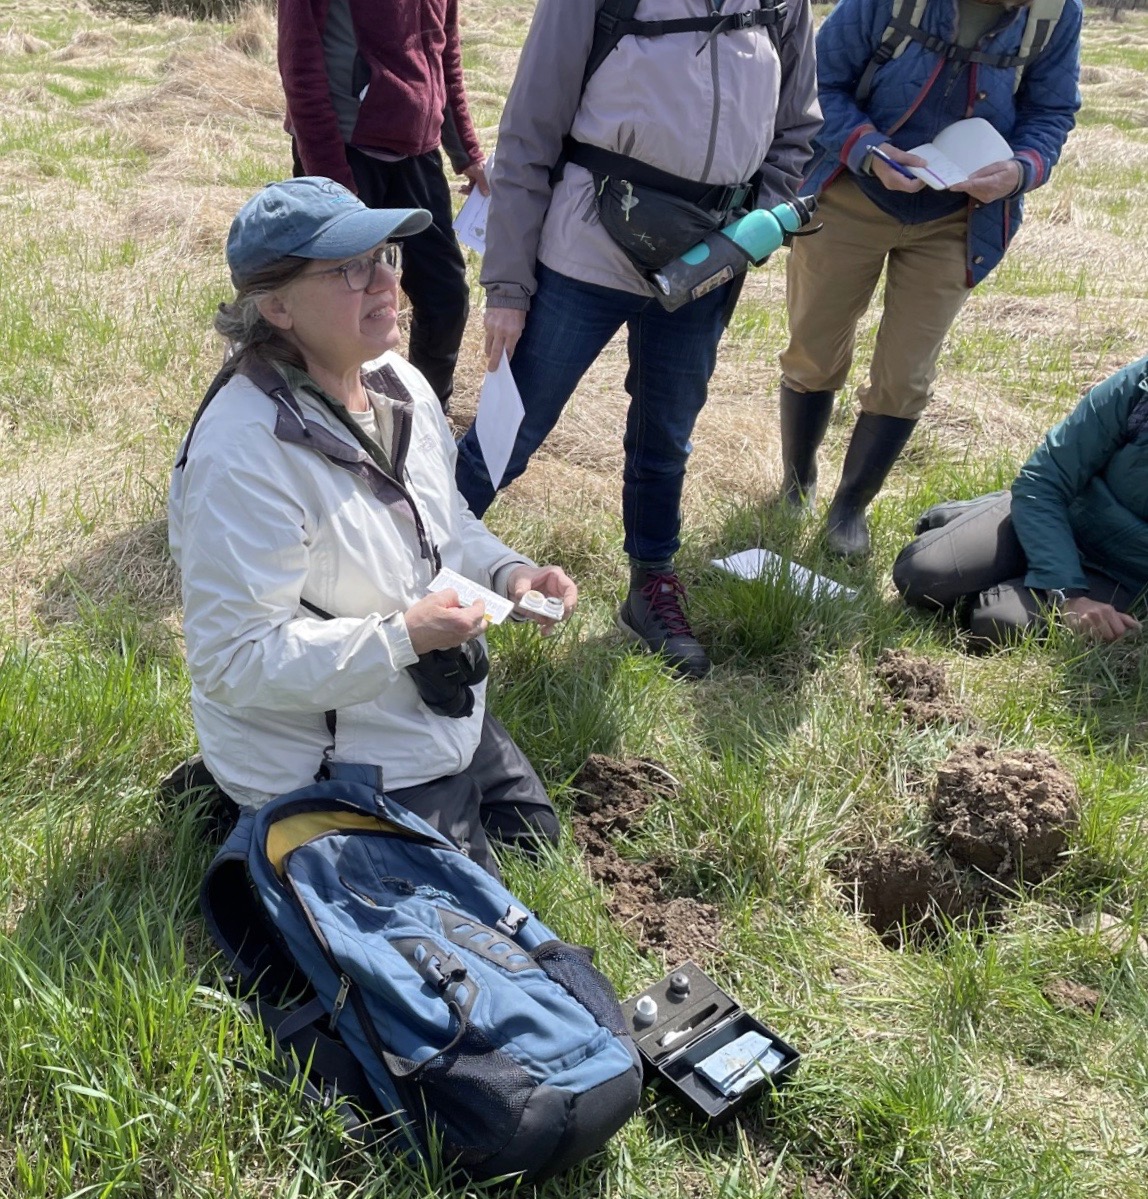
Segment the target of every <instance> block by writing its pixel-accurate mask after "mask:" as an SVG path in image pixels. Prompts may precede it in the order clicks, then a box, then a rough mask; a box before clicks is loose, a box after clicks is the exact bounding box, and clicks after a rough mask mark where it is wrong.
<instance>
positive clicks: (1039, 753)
mask: <svg viewBox="0 0 1148 1199" xmlns="http://www.w3.org/2000/svg"><path fill="white" fill-rule="evenodd" d="M1079 811H1080V797H1079V795H1078V793H1077V790H1076V784H1075V783H1074V782H1073V780H1072V779H1071V778H1070V777H1069V775H1068V774H1066V773H1065V771H1064V770H1063V769H1062V768H1061V767H1060V766H1059V765H1058V764H1057V762H1056V759H1055V758H1053V757H1052V755H1051V754H1047V753H1045V752H1044V751H1043V750H1039V749H1004V750H995V749H993V748H991V747H990V746H988V745H983V744H977V743H971V744H967V745H962V746H959V747H958V748H957V749H956V750H955V751H954V752H953V753H952V754H951V755H950V757H949V758H948V759H947V760H946V761H945V762H943V763H942V764H941V766H940V767H939V768H938V770H937V781H936V786H935V789H934V792H933V818H934V820H935V821H936V826H937V832H938V834H939V835H940V837H941V839H942V841H943V842H944V843H945V845H946V848H947V849H948V851H949V852H950V853H951V854H952V856H953V858H954V859H956V861H958V862H960V863H962V864H964V865H968V866H972V867H974V868H975V869H977V870H980V871H982V872H983V873H985V874H987V875H989V876H990V877H992V878H995V879H999V880H1001V881H1002V882H1008V881H1012V880H1013V879H1016V878H1020V877H1022V876H1023V877H1024V878H1026V879H1028V880H1030V881H1032V880H1034V879H1038V878H1041V877H1042V876H1043V875H1045V874H1047V873H1048V872H1049V871H1050V870H1052V869H1053V868H1054V867H1055V866H1056V864H1057V862H1058V860H1059V858H1060V855H1061V854H1062V853H1063V852H1064V850H1065V848H1066V846H1067V844H1068V832H1069V830H1070V829H1071V828H1072V827H1074V826H1075V824H1076V821H1077V816H1078V813H1079Z"/></svg>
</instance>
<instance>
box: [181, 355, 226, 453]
mask: <svg viewBox="0 0 1148 1199" xmlns="http://www.w3.org/2000/svg"><path fill="white" fill-rule="evenodd" d="M234 374H235V363H234V362H232V361H230V360H229V361H227V362H225V363H224V364H223V365H222V366H221V367H220V368H219V370H218V371H217V372H216V375H215V378H214V379H212V380H211V382H210V384H208V388H207V391H206V392H204V395H203V399H202V400H200V401H199V407H198V408H197V409H196V410H195V415H194V416H193V417H192V418H191V425H190V426H189V427H188V430H187V436H186V437H185V438H184V439H183V450H182V451H181V452H180V455H179V459H178V461H177V462H176V464H175V469H176V470H183V468H184V467H185V466H186V465H187V452H188V450H190V449H191V439H192V437H193V436H194V435H195V427H196V425H198V424H199V420H200V417H202V416H203V414H204V413H205V412H206V411H207V406H208V404H210V403H211V401H212V400H214V399H215V397H216V396H217V395H218V394H219V393H220V391H222V390H223V387H224V385H225V384H226V383H228V382H230V380H231V377H232V375H234Z"/></svg>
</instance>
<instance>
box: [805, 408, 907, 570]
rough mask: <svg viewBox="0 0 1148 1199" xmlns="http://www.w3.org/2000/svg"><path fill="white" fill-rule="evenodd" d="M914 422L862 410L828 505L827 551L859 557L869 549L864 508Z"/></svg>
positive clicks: (887, 470)
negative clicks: (831, 501)
mask: <svg viewBox="0 0 1148 1199" xmlns="http://www.w3.org/2000/svg"><path fill="white" fill-rule="evenodd" d="M916 424H917V422H916V421H915V420H906V419H905V418H904V417H902V416H874V415H873V414H872V413H869V412H862V413H861V415H860V416H859V417H858V418H857V423H856V424H855V425H854V426H853V436H852V437H850V439H849V448H848V449H847V450H846V451H845V464H844V466H842V468H841V482H840V484H839V485H838V487H837V494H836V495H835V496H834V497H833V503H832V504H831V505H830V508H829V517H828V519H827V522H826V529H825V538H826V541H827V543H828V545H829V550H830V552H831V553H834V554H836V555H837V556H838V557H841V558H860V557H862V556H863V555H865V554H867V553H868V552H869V526H868V524H867V523H866V521H865V509H866V508H868V507H869V504H870V503H871V502H872V500H873V497H874V496H875V495H876V494H877V492H879V491H880V490H881V484H882V483H884V482H885V478H886V476H887V475H888V474H889V471H890V470H891V469H892V466H893V463H894V462H896V461H897V459H898V457H899V456H900V454H901V451H902V450H903V449H904V448H905V443H906V442H907V441H908V440H909V438H910V437H911V436H912V433H913V429H914V427H915V426H916Z"/></svg>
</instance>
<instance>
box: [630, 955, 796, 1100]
mask: <svg viewBox="0 0 1148 1199" xmlns="http://www.w3.org/2000/svg"><path fill="white" fill-rule="evenodd" d="M622 1011H623V1012H624V1013H625V1016H626V1020H627V1023H628V1025H629V1030H630V1034H631V1035H632V1036H633V1038H634V1043H635V1044H636V1045H637V1047H638V1052H639V1054H640V1055H641V1058H642V1066H643V1069H644V1071H645V1079H646V1082H647V1083H654V1082H658V1083H660V1084H661V1085H662V1086H663V1087H664V1088H665V1089H667V1090H668V1091H670V1093H671V1094H673V1095H675V1096H676V1097H677V1098H678V1099H679V1100H681V1101H682V1102H683V1103H685V1104H686V1105H687V1106H688V1107H689V1108H691V1109H692V1110H693V1111H694V1112H696V1113H697V1114H698V1115H700V1116H702V1117H704V1118H705V1119H706V1120H708V1121H711V1122H715V1123H718V1122H720V1121H722V1120H726V1119H728V1118H729V1117H730V1116H732V1115H733V1114H734V1112H736V1111H738V1110H739V1109H740V1108H742V1107H744V1106H745V1105H746V1104H747V1103H748V1102H749V1101H750V1100H751V1099H752V1098H753V1097H754V1096H755V1095H757V1094H759V1093H760V1092H761V1091H763V1090H764V1089H765V1088H767V1087H769V1088H771V1089H772V1088H775V1087H778V1086H780V1085H781V1084H782V1083H784V1082H786V1081H788V1080H789V1079H790V1078H791V1077H792V1076H793V1073H794V1071H795V1070H796V1069H797V1063H798V1062H799V1061H800V1060H801V1055H800V1054H799V1053H798V1052H797V1050H796V1049H794V1048H793V1046H792V1045H789V1044H787V1043H786V1042H785V1041H783V1040H782V1039H781V1038H780V1037H779V1036H778V1035H777V1034H776V1033H774V1032H772V1031H771V1030H770V1029H768V1028H766V1026H765V1025H764V1024H762V1023H761V1021H760V1020H758V1019H756V1018H755V1017H754V1016H752V1015H750V1013H749V1012H747V1011H746V1010H745V1008H743V1007H742V1006H741V1004H740V1003H738V1001H737V1000H736V999H734V998H733V996H731V995H728V994H727V993H726V992H725V991H723V990H722V989H721V988H720V987H719V986H718V985H717V983H715V982H714V980H713V979H712V978H710V977H709V975H707V974H705V973H704V972H703V971H702V970H701V969H699V968H698V967H697V966H695V965H694V963H693V962H686V963H685V965H683V966H681V967H679V968H678V969H677V970H674V971H673V972H672V973H670V974H667V975H666V977H665V978H663V979H661V981H659V982H656V983H654V985H653V986H652V987H647V988H646V990H645V991H643V992H641V994H639V995H635V996H634V997H633V998H632V999H628V1000H627V1001H626V1002H625V1003H623V1004H622Z"/></svg>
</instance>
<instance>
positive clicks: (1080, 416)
mask: <svg viewBox="0 0 1148 1199" xmlns="http://www.w3.org/2000/svg"><path fill="white" fill-rule="evenodd" d="M1144 371H1145V362H1144V361H1143V360H1142V361H1140V362H1135V363H1133V364H1132V365H1131V366H1128V367H1125V368H1124V369H1123V370H1121V371H1117V373H1116V374H1114V375H1112V376H1111V377H1110V378H1108V379H1106V380H1105V381H1104V382H1103V383H1100V384H1098V385H1097V386H1096V387H1094V388H1093V389H1092V390H1091V391H1090V392H1089V393H1088V394H1087V395H1086V396H1085V397H1084V399H1082V400H1081V401H1080V403H1079V404H1077V406H1076V407H1075V408H1074V409H1073V411H1072V412H1070V413H1069V415H1068V416H1066V417H1065V418H1064V420H1062V421H1061V422H1060V423H1059V424H1058V425H1055V426H1054V427H1053V428H1052V429H1050V430H1049V431H1048V433H1047V434H1046V435H1045V439H1044V442H1043V443H1042V444H1041V445H1040V446H1039V447H1038V448H1037V450H1036V452H1035V453H1034V454H1033V455H1032V457H1031V458H1030V459H1029V460H1028V461H1027V462H1026V463H1025V464H1024V466H1022V467H1021V470H1020V474H1019V475H1017V477H1016V480H1015V481H1014V483H1013V485H1012V519H1013V526H1014V528H1015V529H1016V534H1017V537H1018V538H1019V539H1020V543H1021V546H1022V547H1023V549H1024V553H1025V558H1026V559H1027V561H1028V573H1027V574H1026V575H1025V579H1024V582H1025V586H1026V587H1032V588H1035V589H1038V590H1049V589H1051V588H1054V587H1060V588H1063V589H1065V590H1077V591H1087V590H1088V580H1087V578H1086V577H1085V574H1084V568H1083V566H1082V564H1081V560H1080V551H1079V550H1078V549H1077V545H1076V540H1075V538H1074V536H1073V532H1072V523H1071V519H1070V508H1071V505H1072V502H1073V501H1074V500H1075V499H1076V497H1077V496H1079V495H1080V494H1081V492H1082V491H1083V490H1084V489H1085V488H1086V487H1087V486H1088V484H1089V483H1090V482H1091V480H1092V479H1093V478H1094V477H1095V476H1096V475H1098V474H1099V473H1100V472H1101V471H1103V470H1104V468H1105V466H1107V464H1108V461H1109V459H1110V458H1111V457H1112V455H1113V454H1115V453H1116V451H1117V450H1118V449H1120V447H1121V446H1122V445H1124V444H1125V441H1126V430H1127V426H1128V416H1129V413H1130V412H1131V410H1132V407H1133V405H1135V403H1136V402H1137V400H1138V399H1139V398H1140V397H1141V395H1142V394H1143V393H1142V392H1141V389H1140V384H1141V381H1142V380H1143V378H1144Z"/></svg>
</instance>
